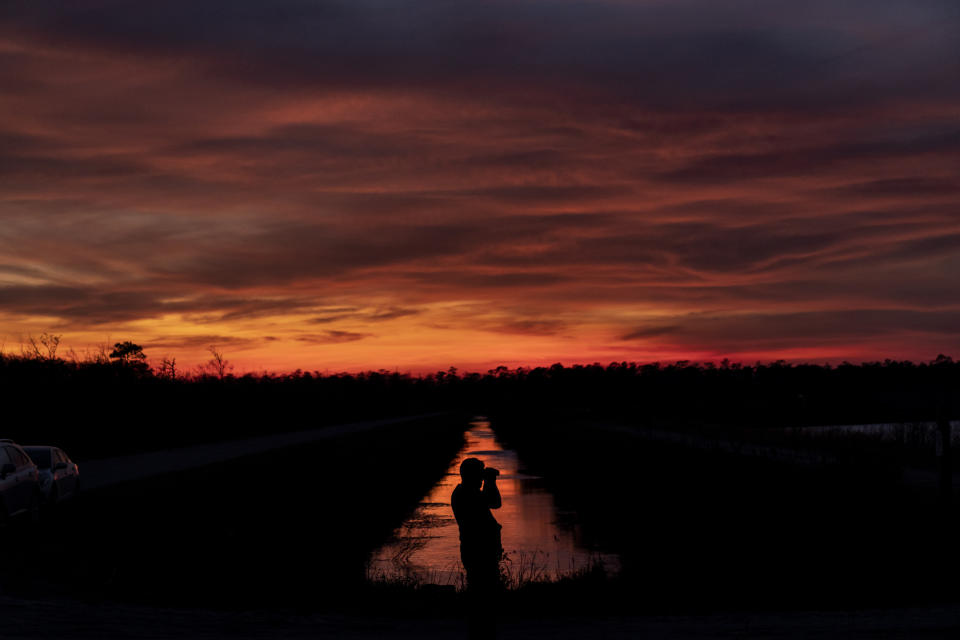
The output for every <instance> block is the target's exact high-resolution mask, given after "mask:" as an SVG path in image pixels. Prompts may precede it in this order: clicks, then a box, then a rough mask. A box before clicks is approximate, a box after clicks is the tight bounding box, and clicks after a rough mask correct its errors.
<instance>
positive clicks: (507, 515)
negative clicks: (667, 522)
mask: <svg viewBox="0 0 960 640" xmlns="http://www.w3.org/2000/svg"><path fill="white" fill-rule="evenodd" d="M469 457H475V458H479V459H481V460H483V462H484V463H485V464H486V465H488V466H493V467H496V468H497V469H499V470H500V478H499V479H498V482H497V484H498V486H499V487H500V494H501V495H502V496H503V506H502V507H501V508H500V509H497V510H495V511H494V512H493V513H494V515H495V516H496V518H497V521H498V522H500V524H501V525H503V531H502V541H503V548H504V551H505V552H506V560H505V562H504V564H503V567H504V569H505V572H506V574H507V575H508V577H509V578H510V581H511V582H512V583H514V584H515V583H517V582H519V581H522V580H528V579H555V578H558V577H560V576H563V575H567V574H570V573H572V572H574V571H577V570H579V569H583V568H586V567H589V566H590V565H591V564H593V563H594V562H596V561H599V562H601V563H602V564H603V566H604V567H605V568H606V569H607V570H608V571H615V570H616V569H617V568H618V565H619V563H618V561H617V559H616V557H614V556H612V555H609V554H600V553H597V552H594V551H590V550H588V549H584V548H582V547H580V546H579V545H578V544H577V540H576V535H575V531H572V530H571V529H570V528H569V527H560V526H558V524H557V519H558V515H559V514H558V512H557V509H556V506H555V504H554V500H553V496H551V495H550V494H549V493H548V492H547V491H546V489H544V488H543V485H542V483H541V482H540V478H538V477H536V476H532V475H529V474H526V473H524V472H523V470H522V468H521V466H520V463H519V460H518V458H517V454H516V453H515V452H514V451H512V450H509V449H504V448H503V447H502V446H501V445H500V443H499V442H497V440H496V437H495V436H494V433H493V431H492V430H491V428H490V423H489V422H488V421H486V420H485V419H477V420H475V421H474V422H472V423H471V428H470V429H469V430H468V431H467V434H466V444H465V445H464V447H463V449H461V450H460V452H459V453H458V454H457V456H456V457H455V458H454V460H453V463H452V464H451V465H450V467H449V468H448V469H447V473H446V474H445V475H444V477H443V478H442V479H441V481H440V482H439V483H437V484H436V485H435V486H434V487H433V489H431V491H430V493H429V494H428V495H427V496H426V497H425V498H424V499H423V500H422V501H421V503H420V506H419V508H418V509H417V510H416V512H415V513H414V514H413V516H411V517H410V518H409V519H408V520H407V521H406V522H404V523H403V525H401V526H400V528H399V529H397V531H395V532H394V536H393V537H394V539H393V541H392V542H390V543H388V544H386V545H384V546H383V547H381V548H380V549H378V550H377V551H376V552H374V554H373V555H372V556H371V559H370V562H369V567H368V576H369V577H371V578H386V579H414V580H416V581H418V582H421V583H427V584H448V585H460V584H461V581H462V569H461V566H460V540H459V531H458V528H457V523H456V521H455V520H454V518H453V511H452V510H451V509H450V494H451V493H452V492H453V489H454V488H455V487H456V486H457V484H458V483H459V482H460V476H459V468H460V463H461V462H462V461H463V459H464V458H469ZM568 515H569V514H568Z"/></svg>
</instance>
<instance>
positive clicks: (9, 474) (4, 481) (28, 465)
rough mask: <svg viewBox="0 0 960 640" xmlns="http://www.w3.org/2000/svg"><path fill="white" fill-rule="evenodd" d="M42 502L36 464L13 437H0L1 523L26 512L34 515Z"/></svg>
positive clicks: (37, 512)
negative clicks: (8, 438)
mask: <svg viewBox="0 0 960 640" xmlns="http://www.w3.org/2000/svg"><path fill="white" fill-rule="evenodd" d="M42 502H43V494H42V493H41V490H40V474H39V470H38V469H37V465H35V464H34V463H33V460H31V459H30V456H28V455H27V453H26V452H25V451H24V450H23V448H22V447H21V446H20V445H18V444H17V443H15V442H14V441H13V440H0V523H2V524H5V523H6V522H7V521H9V520H10V518H12V517H14V516H18V515H21V514H27V513H28V514H31V516H32V517H34V518H36V517H37V516H38V514H39V510H40V505H41V504H42Z"/></svg>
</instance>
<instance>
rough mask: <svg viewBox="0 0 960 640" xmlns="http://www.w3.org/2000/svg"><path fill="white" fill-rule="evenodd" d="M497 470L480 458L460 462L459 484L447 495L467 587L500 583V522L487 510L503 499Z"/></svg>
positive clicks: (475, 588) (481, 588)
mask: <svg viewBox="0 0 960 640" xmlns="http://www.w3.org/2000/svg"><path fill="white" fill-rule="evenodd" d="M499 474H500V472H499V471H497V470H496V469H494V468H493V467H484V464H483V462H482V461H481V460H478V459H477V458H467V459H466V460H464V461H463V462H462V463H460V484H458V485H457V488H456V489H454V490H453V495H451V496H450V506H451V507H453V515H454V517H455V518H456V519H457V524H458V525H459V526H460V558H461V560H463V568H464V569H465V570H466V572H467V589H468V590H470V591H475V592H489V591H493V590H495V589H496V588H497V587H499V586H500V556H502V555H503V547H502V546H501V544H500V529H501V527H500V523H499V522H497V519H496V518H494V517H493V514H492V513H490V510H491V509H499V508H500V505H501V504H502V501H501V499H500V490H499V489H497V476H498V475H499Z"/></svg>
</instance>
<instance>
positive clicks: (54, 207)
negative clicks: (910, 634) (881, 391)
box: [0, 0, 960, 358]
mask: <svg viewBox="0 0 960 640" xmlns="http://www.w3.org/2000/svg"><path fill="white" fill-rule="evenodd" d="M958 65H960V13H958V8H957V5H956V3H954V2H947V1H946V0H919V1H917V0H910V1H907V0H854V1H851V2H843V3H837V2H835V1H831V0H811V1H810V2H803V3H789V2H763V3H761V2H755V1H753V0H736V1H733V2H725V3H718V2H709V1H707V0H679V1H673V0H671V1H667V0H663V1H660V0H653V1H650V2H619V1H614V0H610V1H599V2H589V3H587V2H579V1H574V0H536V1H533V2H522V3H517V2H512V1H508V0H492V1H490V2H482V3H476V2H474V3H458V4H452V3H449V2H445V1H441V0H423V1H422V2H416V3H401V4H396V5H393V4H390V3H383V2H380V1H379V0H350V1H347V0H331V1H328V2H306V1H304V0H276V1H275V2H270V3H263V2H253V0H231V1H229V2H228V1H227V0H211V1H209V2H204V3H196V2H192V1H191V2H188V1H187V0H169V1H168V2H162V3H147V4H144V3H127V2H119V0H100V1H98V2H94V3H90V2H86V3H76V2H69V1H67V0H37V1H35V2H14V3H7V5H6V6H4V9H3V11H2V12H0V85H2V86H3V87H4V96H3V100H2V101H0V209H2V210H3V212H4V224H3V229H2V230H0V252H2V253H3V256H4V258H3V265H0V313H2V317H3V319H4V322H5V323H7V322H9V323H10V327H14V328H19V327H22V326H26V325H31V323H37V322H53V323H55V324H56V327H57V330H58V331H59V330H62V331H65V332H68V331H73V330H94V329H95V330H97V331H101V330H109V329H110V328H111V327H113V326H123V325H124V323H132V322H137V321H143V320H150V323H145V324H150V326H157V325H159V324H164V323H165V322H168V321H169V322H171V323H175V324H178V325H185V326H177V327H176V329H177V330H176V331H167V330H166V329H165V328H163V327H161V328H159V329H156V330H155V331H156V332H157V333H156V334H150V335H152V336H153V337H152V338H151V339H152V340H154V341H155V344H157V345H159V346H162V347H163V348H170V349H178V348H188V347H189V348H198V347H199V346H202V345H200V344H199V342H196V341H204V340H206V339H207V338H214V337H218V336H219V337H223V336H222V335H219V334H226V333H227V329H225V328H224V327H221V326H216V323H223V324H224V325H226V326H230V327H235V328H237V331H238V334H241V335H249V327H250V326H251V325H263V331H264V332H270V333H271V334H276V335H272V336H271V337H274V338H277V341H279V340H293V339H294V338H293V337H292V336H293V335H294V334H296V333H297V332H298V331H300V330H301V329H300V327H302V326H303V325H306V326H308V327H310V328H313V329H325V328H329V329H331V330H330V331H327V332H324V331H320V332H309V331H308V332H307V333H306V334H305V335H303V336H301V342H313V343H317V344H336V343H343V344H346V343H349V342H351V341H356V340H360V339H363V338H365V337H369V336H370V334H368V333H363V331H365V330H371V325H374V324H376V325H377V327H376V329H375V330H376V331H377V333H378V334H379V333H380V328H381V327H382V328H383V330H384V331H387V330H389V331H391V332H393V331H396V332H398V333H399V332H402V331H404V330H407V327H408V325H410V324H416V325H417V327H418V329H417V330H423V328H425V327H427V328H428V327H437V326H441V325H442V326H444V327H447V328H448V329H449V330H469V329H474V330H480V331H498V332H501V333H504V334H505V336H506V337H505V340H510V337H509V336H519V337H522V336H556V338H555V340H556V341H562V340H569V341H570V344H571V345H576V346H573V347H571V350H570V352H571V353H572V352H577V351H578V349H579V350H585V349H588V348H589V347H590V344H592V343H590V340H591V339H592V338H589V337H583V336H584V335H585V333H587V332H589V331H594V330H595V331H597V332H600V333H602V332H605V333H604V335H608V336H609V335H619V336H622V337H624V340H620V341H619V344H620V347H623V348H630V347H632V346H633V345H631V344H628V343H637V345H640V343H644V342H645V341H652V342H656V343H657V344H669V345H672V346H673V347H675V348H676V350H677V351H678V352H679V351H682V350H683V348H685V346H684V345H686V346H688V347H691V348H692V347H693V346H696V347H698V348H699V347H703V348H706V346H705V345H708V344H709V343H711V341H713V343H715V344H717V345H720V344H723V345H728V346H730V348H744V349H745V348H753V342H752V341H751V340H750V339H749V338H750V336H751V335H752V336H753V337H754V338H755V341H756V342H760V343H762V344H764V345H766V346H765V348H768V349H769V350H771V351H772V350H776V349H777V348H779V347H784V348H786V347H788V346H791V345H800V344H805V345H811V344H818V343H824V344H826V343H837V342H838V341H844V340H846V341H848V342H850V343H854V342H856V341H858V340H861V339H868V338H869V339H876V340H877V341H878V342H877V344H881V343H883V344H887V342H884V341H888V340H889V341H891V343H892V342H894V341H899V342H898V344H900V345H909V344H912V343H913V341H914V340H915V339H916V340H919V338H918V337H917V336H919V335H921V334H922V338H923V339H924V340H928V339H929V340H934V339H938V338H942V340H943V341H944V343H950V342H949V340H950V338H949V336H948V334H946V333H944V332H943V331H942V327H943V325H942V324H940V323H941V321H944V322H945V320H943V319H944V318H946V319H949V318H950V317H951V316H949V313H952V311H951V310H952V309H953V308H954V306H955V303H954V302H953V301H954V300H957V299H958V298H957V296H958V295H960V289H958V286H960V285H958V284H957V282H958V279H957V278H956V277H955V274H956V272H957V270H958V269H960V263H958V259H957V256H958V255H960V240H958V238H960V222H958V220H957V206H958V198H960V183H958V182H957V179H956V176H955V175H954V174H955V173H956V172H955V171H952V168H953V167H954V166H955V165H956V164H957V161H958V159H960V132H958V129H957V124H956V117H955V116H956V106H957V103H958V101H960V89H958V87H960V85H958V84H957V83H956V82H955V81H954V78H955V76H956V70H957V68H958ZM521 307H522V308H521ZM838 308H844V309H848V311H845V312H837V311H834V310H835V309H838ZM450 309H461V310H462V309H468V310H469V312H453V311H450ZM663 309H669V310H670V313H662V310H663ZM731 309H735V310H737V313H736V314H732V315H731V314H730V310H731ZM858 309H859V310H864V311H862V312H861V311H858ZM637 312H642V316H643V317H657V319H655V320H651V321H650V324H649V325H647V324H642V325H640V326H632V325H630V323H627V322H625V321H624V320H623V318H628V317H637V316H636V315H634V314H635V313H637ZM691 312H695V315H689V314H690V313H691ZM658 314H659V315H663V317H662V318H661V317H659V315H658ZM805 314H809V315H805ZM857 314H860V315H857ZM938 314H939V315H938ZM944 314H947V315H944ZM279 318H282V320H283V321H282V322H281V321H280V320H279ZM298 318H310V320H307V321H305V322H303V323H302V325H300V324H299V323H298V322H297V320H296V319H298ZM401 318H407V319H408V320H407V321H405V322H392V321H394V320H398V319H401ZM558 318H563V321H562V322H561V321H560V320H558ZM938 318H939V319H938ZM377 323H382V324H377ZM294 325H296V326H294ZM31 326H32V325H31ZM291 326H294V328H291ZM213 327H216V328H213ZM590 327H593V328H592V329H591V328H590ZM597 327H602V329H601V328H597ZM850 327H862V328H863V332H862V333H856V332H851V331H850V330H849V328H850ZM241 329H242V331H241ZM346 329H349V331H347V330H346ZM741 329H743V330H742V331H741ZM10 330H11V331H13V330H14V329H10ZM166 334H171V335H174V334H176V335H187V336H188V337H186V338H169V339H168V338H167V337H166ZM418 335H419V334H418ZM191 336H192V337H191ZM278 336H279V337H278ZM411 336H413V334H412V333H411V334H407V337H410V339H411V340H414V338H412V337H411ZM862 336H866V338H862ZM932 336H933V337H932ZM404 339H405V338H404ZM416 339H423V338H422V336H420V337H418V338H416ZM516 339H517V340H520V338H516ZM177 340H181V342H179V343H177V342H176V341H177ZM191 340H193V341H194V342H191ZM244 340H250V342H247V343H243V344H246V345H248V346H249V347H250V348H256V345H258V344H261V343H262V342H264V341H265V340H266V338H263V339H254V338H249V339H248V338H244ZM578 340H581V341H582V342H580V343H577V341H578ZM218 342H222V340H218ZM396 342H403V340H397V341H396ZM236 344H237V347H238V348H240V347H241V343H236ZM950 344H952V343H950ZM424 346H425V349H429V347H431V345H424ZM641 346H642V345H641ZM778 346H779V347H778ZM243 348H247V347H245V346H244V347H243ZM441 355H442V357H447V355H444V354H441ZM385 357H386V356H385ZM404 357H409V356H408V355H407V356H404ZM423 357H432V356H428V355H424V356H423ZM437 357H440V356H437ZM518 357H521V356H518ZM585 357H587V356H585ZM417 358H420V356H417Z"/></svg>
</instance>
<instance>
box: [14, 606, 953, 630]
mask: <svg viewBox="0 0 960 640" xmlns="http://www.w3.org/2000/svg"><path fill="white" fill-rule="evenodd" d="M0 619H2V620H3V626H4V634H3V637H4V638H6V639H9V640H15V639H19V638H51V637H57V638H71V639H81V638H83V639H91V640H93V639H100V638H103V639H104V640H108V639H111V640H112V639H119V638H124V639H126V638H196V639H198V640H207V639H209V640H213V639H215V638H237V639H239V640H266V639H272V638H290V639H300V638H303V639H307V638H347V639H351V638H352V639H357V640H360V639H364V640H367V639H374V638H399V639H414V638H423V639H425V640H432V639H441V638H465V637H466V635H467V633H466V625H465V624H464V622H463V621H462V620H461V619H459V618H457V617H452V616H448V615H447V616H445V615H443V614H438V615H435V616H425V617H418V618H410V617H397V616H394V617H384V616H381V615H378V614H377V613H376V612H372V611H371V612H369V613H368V615H356V614H351V615H342V614H341V615H338V614H302V613H291V612H285V611H244V612H223V611H211V610H196V609H175V608H158V607H143V606H136V605H129V604H121V605H118V604H110V605H102V604H84V603H81V602H77V601H75V600H67V601H58V600H53V601H51V600H42V601H27V600H19V599H12V598H6V597H0ZM958 629H960V607H920V608H903V609H867V610H857V611H849V612H836V611H805V612H795V611H785V612H762V613H734V614H729V613H728V614H701V615H647V616H632V617H630V616H622V615H621V616H606V617H602V618H598V617H596V616H580V617H577V616H573V615H570V614H568V613H565V612H564V613H560V612H557V613H556V615H553V616H550V617H542V616H528V617H509V618H505V619H502V620H500V621H499V623H498V625H497V637H498V638H502V639H508V640H512V639H518V640H519V639H528V638H529V639H534V640H536V639H544V640H555V639H556V640H561V639H567V638H587V639H590V640H595V639H596V640H603V639H621V638H623V639H626V638H662V639H664V640H680V639H694V640H695V639H706V638H757V639H770V640H781V639H788V638H789V639H794V638H810V639H814V640H820V639H827V638H829V639H834V638H850V639H854V640H857V639H867V638H871V639H872V638H886V639H891V640H901V639H902V640H909V639H913V638H919V639H926V638H931V639H932V638H945V639H946V638H956V637H957V630H958Z"/></svg>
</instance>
